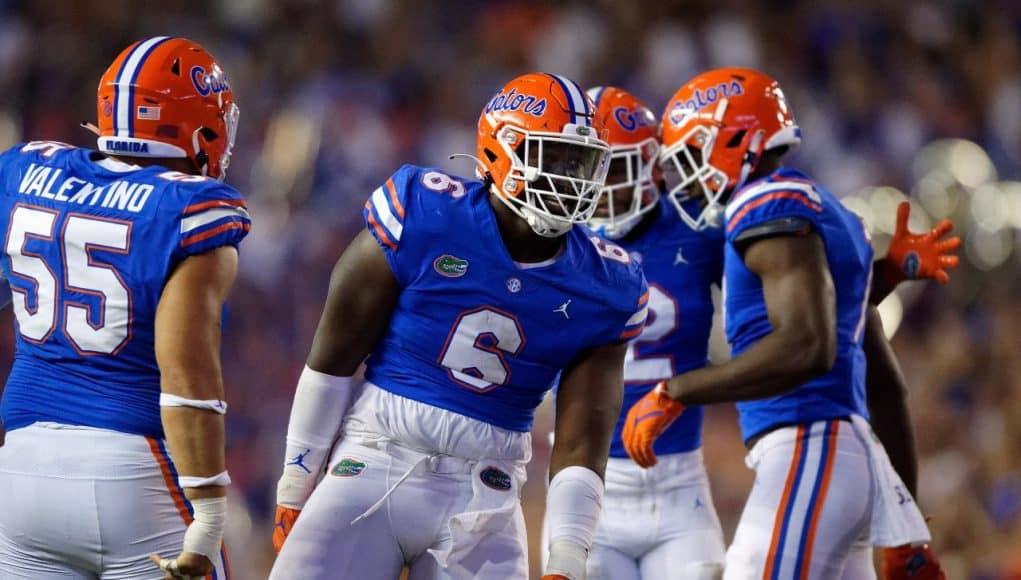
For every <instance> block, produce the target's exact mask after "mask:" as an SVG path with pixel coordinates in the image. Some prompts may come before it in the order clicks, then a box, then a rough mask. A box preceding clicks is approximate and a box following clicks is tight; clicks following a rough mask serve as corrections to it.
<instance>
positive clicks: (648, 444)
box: [621, 381, 684, 468]
mask: <svg viewBox="0 0 1021 580" xmlns="http://www.w3.org/2000/svg"><path fill="white" fill-rule="evenodd" d="M683 411H684V405H682V404H680V403H678V402H677V401H675V400H673V399H671V398H670V396H669V395H667V394H666V383H665V382H662V381H661V382H660V383H659V384H658V385H656V388H654V389H652V390H651V391H649V392H648V393H646V394H645V396H644V397H642V398H641V399H638V402H637V403H635V404H634V405H631V408H630V409H628V412H627V418H626V419H625V420H624V432H623V433H622V434H621V438H622V439H624V450H625V451H627V454H628V455H630V456H631V459H633V460H634V461H635V463H637V464H638V465H641V466H642V467H645V468H649V467H652V466H653V465H656V453H655V452H654V451H653V450H652V444H653V443H655V442H656V439H657V438H659V436H660V435H662V434H663V431H665V430H666V428H667V427H669V426H670V424H671V423H673V422H674V420H675V419H677V417H680V416H681V413H682V412H683Z"/></svg>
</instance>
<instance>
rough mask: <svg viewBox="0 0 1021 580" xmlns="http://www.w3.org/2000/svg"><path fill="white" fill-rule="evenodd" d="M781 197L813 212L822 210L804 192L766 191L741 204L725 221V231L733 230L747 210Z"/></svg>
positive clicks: (820, 206) (819, 205) (746, 213)
mask: <svg viewBox="0 0 1021 580" xmlns="http://www.w3.org/2000/svg"><path fill="white" fill-rule="evenodd" d="M781 199H788V200H793V201H796V202H798V203H801V204H802V205H804V206H806V207H808V208H809V209H811V210H812V211H815V212H821V211H822V205H821V204H818V203H816V202H814V201H812V200H811V199H809V196H808V195H806V194H805V193H803V192H800V191H795V190H787V189H779V190H777V191H774V192H770V193H767V194H765V195H763V196H762V197H759V198H758V199H756V200H755V201H752V202H749V203H748V204H747V205H744V206H742V207H741V209H740V210H738V211H737V213H735V214H734V217H732V218H731V219H730V220H728V221H727V232H728V233H729V232H732V231H734V228H736V227H737V224H738V222H740V221H741V218H743V217H744V216H746V215H748V212H750V211H752V210H753V209H755V208H757V207H759V206H762V205H765V204H767V203H769V202H771V201H776V200H781Z"/></svg>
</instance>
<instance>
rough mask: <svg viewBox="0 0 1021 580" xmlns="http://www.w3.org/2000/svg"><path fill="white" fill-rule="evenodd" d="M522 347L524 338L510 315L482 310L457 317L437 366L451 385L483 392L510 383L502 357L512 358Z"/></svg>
mask: <svg viewBox="0 0 1021 580" xmlns="http://www.w3.org/2000/svg"><path fill="white" fill-rule="evenodd" d="M524 346H525V335H524V333H523V332H522V331H521V325H520V324H518V321H517V319H516V318H514V315H513V314H510V313H507V312H503V311H501V310H497V309H496V308H493V307H491V306H483V307H480V308H475V309H472V310H468V311H465V312H462V313H461V314H460V316H458V317H457V320H455V321H454V325H453V326H452V327H451V329H450V334H449V335H448V336H447V342H446V344H444V345H443V350H442V351H441V352H440V358H439V363H440V365H442V366H443V367H445V368H446V369H447V374H448V375H450V378H451V380H453V381H454V382H455V383H458V384H460V385H462V386H465V387H468V388H470V389H473V390H476V391H482V392H485V391H488V390H490V389H492V388H493V387H496V386H500V385H506V384H507V383H508V382H510V377H511V371H510V367H509V366H507V361H506V360H505V359H504V356H505V355H508V354H509V355H511V356H514V355H516V354H518V353H519V352H521V349H522V348H524Z"/></svg>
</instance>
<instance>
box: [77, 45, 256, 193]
mask: <svg viewBox="0 0 1021 580" xmlns="http://www.w3.org/2000/svg"><path fill="white" fill-rule="evenodd" d="M96 104H97V110H98V115H99V124H98V125H99V139H98V148H99V150H100V151H103V152H104V153H109V154H111V155H122V156H128V157H157V158H188V159H191V160H192V162H193V163H194V164H195V169H196V171H197V172H198V173H200V174H202V175H208V176H209V177H214V178H217V179H220V180H222V179H223V178H224V175H225V172H226V171H227V166H228V165H229V164H230V154H231V149H232V148H233V147H234V137H235V135H236V132H237V122H238V107H237V105H235V104H234V94H233V93H232V92H231V89H230V84H229V83H228V82H227V76H226V75H225V74H224V72H223V69H222V68H220V65H219V64H217V62H216V60H215V59H214V58H213V56H212V55H211V54H209V53H208V52H207V51H206V49H204V48H202V47H201V46H199V45H198V44H197V43H195V42H192V41H190V40H187V39H184V38H171V37H169V36H157V37H154V38H150V39H147V40H142V41H139V42H136V43H134V44H132V45H131V46H129V47H127V48H126V49H124V51H123V52H121V53H120V55H119V56H117V58H116V59H115V60H114V61H113V64H111V65H110V67H109V68H108V69H106V72H105V73H103V77H102V78H101V79H100V81H99V92H98V98H97V103H96Z"/></svg>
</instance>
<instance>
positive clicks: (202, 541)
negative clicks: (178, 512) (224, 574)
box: [182, 497, 227, 562]
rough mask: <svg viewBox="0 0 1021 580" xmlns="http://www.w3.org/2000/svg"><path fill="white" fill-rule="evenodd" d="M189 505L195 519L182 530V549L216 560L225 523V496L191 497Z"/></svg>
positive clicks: (221, 542)
mask: <svg viewBox="0 0 1021 580" xmlns="http://www.w3.org/2000/svg"><path fill="white" fill-rule="evenodd" d="M191 506H192V509H193V511H194V512H195V519H194V520H192V522H191V524H190V525H189V526H188V529H187V530H186V531H185V532H184V546H183V547H182V551H183V552H194V553H196V554H202V555H203V556H205V557H206V558H209V560H210V561H211V562H216V560H217V557H218V554H219V553H220V547H221V545H222V544H223V529H224V527H225V526H226V523H227V498H225V497H207V498H202V499H193V500H191Z"/></svg>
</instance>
